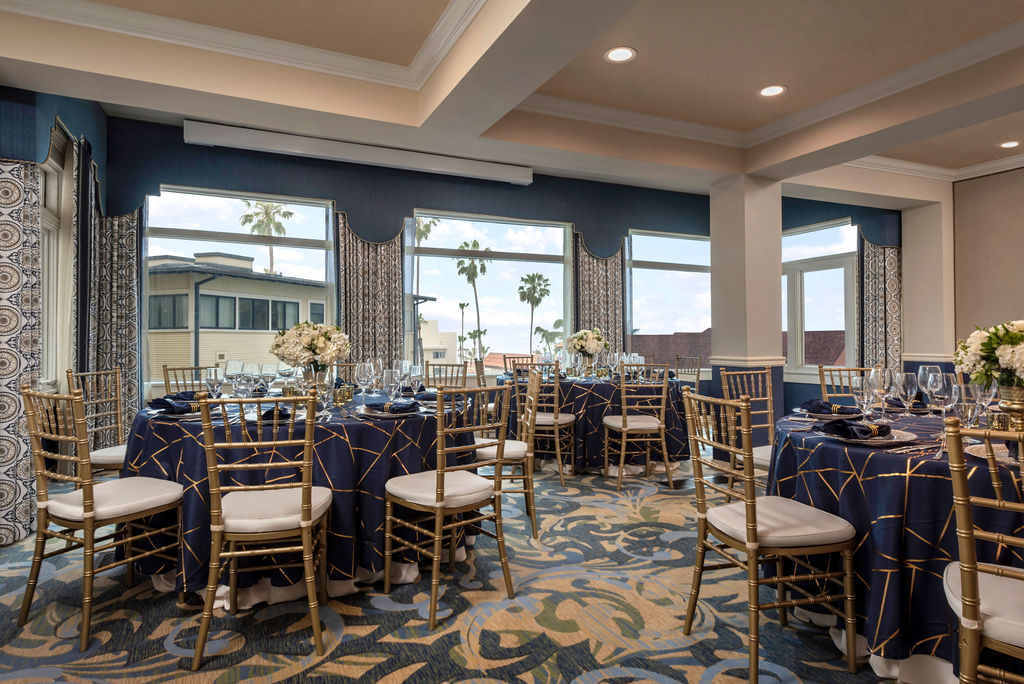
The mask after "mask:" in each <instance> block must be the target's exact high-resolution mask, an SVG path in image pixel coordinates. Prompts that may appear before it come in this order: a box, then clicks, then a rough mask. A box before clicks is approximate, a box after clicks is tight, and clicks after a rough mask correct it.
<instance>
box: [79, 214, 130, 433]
mask: <svg viewBox="0 0 1024 684" xmlns="http://www.w3.org/2000/svg"><path fill="white" fill-rule="evenodd" d="M141 221H142V211H141V209H140V210H139V211H136V212H133V213H131V214H125V215H124V216H113V217H109V218H108V217H97V218H96V220H95V221H94V228H93V230H92V231H91V234H90V236H89V257H90V258H89V268H88V274H89V282H88V294H89V300H88V340H89V343H88V345H87V348H86V350H85V352H86V364H87V365H86V369H87V370H90V371H94V370H107V369H110V368H113V367H114V366H120V367H121V382H122V385H121V396H122V400H123V406H122V410H123V413H124V416H125V418H126V420H131V417H132V416H134V415H135V412H136V411H138V410H139V407H140V406H141V402H140V400H141V395H140V392H139V389H140V383H139V346H140V344H139V343H140V339H139V226H140V224H141ZM79 291H80V292H81V290H79ZM110 437H111V438H113V437H114V435H113V434H111V435H110ZM103 446H109V445H104V444H96V445H95V447H103Z"/></svg>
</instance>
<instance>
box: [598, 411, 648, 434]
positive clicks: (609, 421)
mask: <svg viewBox="0 0 1024 684" xmlns="http://www.w3.org/2000/svg"><path fill="white" fill-rule="evenodd" d="M602 422H604V424H605V425H607V426H608V427H610V428H612V429H613V430H618V431H619V432H622V414H621V413H620V414H618V415H614V416H605V417H604V418H603V419H602ZM660 425H661V423H659V422H658V419H657V418H655V417H654V416H627V417H626V432H653V431H655V430H657V429H658V427H659V426H660Z"/></svg>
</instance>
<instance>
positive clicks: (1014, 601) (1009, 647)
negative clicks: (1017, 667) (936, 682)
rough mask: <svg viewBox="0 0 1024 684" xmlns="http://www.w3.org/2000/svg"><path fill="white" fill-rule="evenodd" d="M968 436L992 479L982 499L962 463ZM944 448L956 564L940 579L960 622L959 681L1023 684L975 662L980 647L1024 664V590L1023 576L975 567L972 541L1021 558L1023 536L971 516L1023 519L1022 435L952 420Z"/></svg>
mask: <svg viewBox="0 0 1024 684" xmlns="http://www.w3.org/2000/svg"><path fill="white" fill-rule="evenodd" d="M969 438H974V439H977V440H980V441H981V443H980V444H979V445H978V446H977V447H976V448H974V449H972V455H974V454H975V453H976V454H977V457H978V458H980V459H981V461H982V463H983V464H984V466H983V467H984V470H982V472H985V471H987V472H988V474H989V483H990V485H991V489H990V490H989V491H987V492H985V493H984V494H978V493H975V494H972V493H971V488H970V485H969V483H968V468H970V469H971V470H974V468H975V465H974V464H973V463H972V464H970V465H968V464H967V463H966V459H965V457H964V446H963V444H964V441H966V440H967V439H969ZM1004 442H1016V443H1017V462H1016V463H1014V464H1013V465H1012V466H1011V468H1012V469H1013V470H1014V471H1015V472H1013V473H1012V476H1007V477H1006V478H1005V480H1004V478H1003V476H1002V475H1003V474H1002V473H1001V472H1000V471H1001V469H1000V467H999V465H998V463H997V457H998V456H997V453H996V452H997V451H1003V450H1005V449H1006V447H1005V446H1003V443H1004ZM946 446H947V449H948V451H949V474H950V478H951V479H952V481H953V508H954V510H955V511H956V537H957V544H958V546H959V550H960V560H959V561H954V562H952V563H950V564H949V565H947V566H946V570H945V572H944V573H943V578H942V579H943V586H944V588H945V590H946V600H947V601H948V602H949V606H950V608H952V609H953V612H954V613H956V616H957V618H958V619H959V621H960V640H959V641H960V681H961V682H970V683H972V684H973V683H974V682H977V681H978V680H979V675H980V676H981V677H982V678H984V679H985V681H987V680H988V679H994V680H997V681H1008V682H1018V683H1021V682H1024V676H1021V675H1020V674H1017V673H1014V672H1009V671H1007V670H1005V669H1003V668H996V667H993V666H991V665H988V664H984V663H981V662H979V660H980V654H981V651H982V649H989V650H991V651H996V652H999V653H1005V654H1007V655H1010V656H1013V657H1014V658H1018V659H1021V660H1024V615H1022V613H1021V600H1020V596H1021V593H1022V591H1024V570H1022V569H1021V568H1020V567H1011V566H1009V565H998V564H995V563H984V562H978V554H977V542H979V541H982V542H988V543H990V544H993V545H994V544H998V545H999V546H1000V547H1002V548H1003V549H1005V552H1007V555H1016V556H1017V557H1018V558H1019V557H1020V556H1021V550H1022V549H1024V535H1021V534H1020V527H1019V525H1014V527H1015V528H1016V533H1004V532H997V531H995V530H994V529H992V528H993V527H994V525H992V522H993V520H994V518H993V514H992V513H991V512H985V513H983V514H981V515H978V516H975V515H974V509H976V508H986V509H990V510H991V509H995V510H997V511H1003V512H1004V513H1002V515H1010V516H1012V515H1014V514H1016V516H1017V517H1018V518H1019V517H1020V516H1021V515H1022V514H1024V503H1021V502H1020V500H1019V499H1020V496H1021V494H1020V492H1019V491H1014V490H1015V489H1016V488H1015V487H1014V483H1015V482H1017V483H1019V482H1020V481H1021V480H1020V478H1021V476H1022V475H1024V432H997V431H994V430H992V431H990V430H968V429H962V428H961V427H960V422H959V421H958V420H957V419H956V418H947V419H946ZM977 489H980V487H976V490H977ZM1007 490H1008V491H1007ZM1008 493H1009V496H1007V494H1008ZM995 515H999V514H995ZM986 525H987V526H988V527H987V528H986Z"/></svg>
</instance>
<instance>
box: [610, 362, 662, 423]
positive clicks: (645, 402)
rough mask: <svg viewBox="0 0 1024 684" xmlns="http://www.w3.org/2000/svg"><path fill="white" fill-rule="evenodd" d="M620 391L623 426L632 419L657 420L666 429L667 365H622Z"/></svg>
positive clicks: (619, 382)
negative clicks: (639, 417) (627, 419)
mask: <svg viewBox="0 0 1024 684" xmlns="http://www.w3.org/2000/svg"><path fill="white" fill-rule="evenodd" d="M618 389H619V400H620V402H621V404H622V420H623V425H625V424H626V423H625V421H626V416H630V415H632V416H636V415H647V416H654V417H655V418H657V419H658V421H659V422H660V423H661V424H662V426H664V425H665V405H666V404H667V402H668V364H667V363H660V364H659V363H620V364H619V380H618Z"/></svg>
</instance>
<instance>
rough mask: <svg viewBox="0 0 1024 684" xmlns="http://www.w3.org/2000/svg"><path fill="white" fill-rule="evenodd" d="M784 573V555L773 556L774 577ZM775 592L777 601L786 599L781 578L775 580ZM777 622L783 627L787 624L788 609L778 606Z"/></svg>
mask: <svg viewBox="0 0 1024 684" xmlns="http://www.w3.org/2000/svg"><path fill="white" fill-rule="evenodd" d="M785 574H786V557H785V556H776V557H775V577H776V578H781V577H783V576H784V575H785ZM775 593H776V594H777V595H778V600H779V601H785V600H786V595H787V591H786V583H785V582H783V581H782V580H781V579H777V580H776V582H775ZM779 624H780V625H781V626H783V627H785V626H786V625H788V624H789V609H788V608H779Z"/></svg>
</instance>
